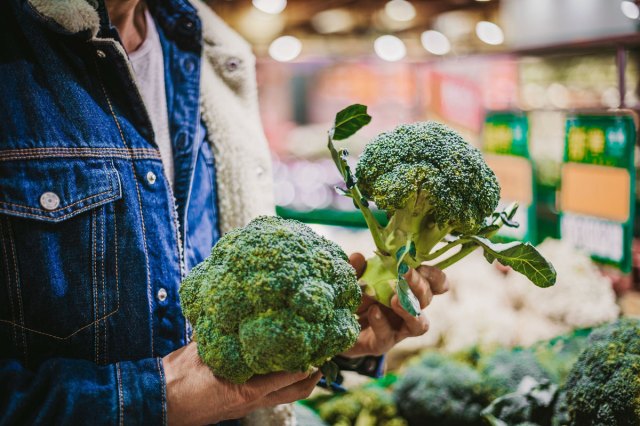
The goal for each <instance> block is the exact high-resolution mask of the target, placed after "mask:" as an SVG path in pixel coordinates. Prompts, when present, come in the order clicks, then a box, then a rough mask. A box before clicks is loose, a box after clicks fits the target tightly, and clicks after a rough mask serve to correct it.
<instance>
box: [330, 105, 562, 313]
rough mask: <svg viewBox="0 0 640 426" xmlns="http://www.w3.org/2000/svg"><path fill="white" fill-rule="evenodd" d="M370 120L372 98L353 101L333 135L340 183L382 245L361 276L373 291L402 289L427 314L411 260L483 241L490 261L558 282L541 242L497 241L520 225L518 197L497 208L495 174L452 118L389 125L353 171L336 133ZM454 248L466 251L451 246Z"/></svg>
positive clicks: (413, 307)
mask: <svg viewBox="0 0 640 426" xmlns="http://www.w3.org/2000/svg"><path fill="white" fill-rule="evenodd" d="M370 121H371V116H369V115H368V114H367V108H366V106H364V105H352V106H350V107H347V108H346V109H344V110H342V111H340V112H339V113H338V114H337V115H336V119H335V123H334V127H333V128H332V129H331V131H330V132H329V140H328V147H329V150H330V152H331V156H332V158H333V160H334V162H335V164H336V166H337V168H338V171H339V172H340V174H341V176H342V178H343V179H344V182H345V188H338V190H339V191H340V192H341V193H342V194H343V195H345V196H347V197H350V198H352V199H353V202H354V204H355V205H356V207H357V208H359V209H360V211H361V212H362V214H363V216H364V218H365V221H366V223H367V226H368V228H369V230H370V232H371V235H372V236H373V240H374V242H375V245H376V249H377V250H376V255H375V256H374V257H373V258H371V259H368V260H367V268H366V270H365V272H364V275H363V276H362V278H361V281H362V282H363V283H365V284H366V286H367V287H366V291H367V293H369V294H371V295H372V296H374V297H375V298H376V299H377V300H378V301H380V302H381V303H383V304H385V305H387V306H388V305H389V304H390V300H391V298H392V296H393V294H394V293H397V294H398V300H399V302H400V304H401V305H402V307H403V308H404V309H406V310H407V312H409V313H411V314H412V315H419V312H420V310H419V304H418V301H417V299H416V297H415V296H414V295H413V293H412V292H411V290H410V288H409V286H408V284H407V282H406V280H405V279H404V274H405V273H406V272H407V271H408V270H409V268H415V267H418V266H419V265H420V264H422V263H423V262H428V261H433V262H435V263H434V264H435V266H437V267H439V268H441V269H444V268H446V267H447V266H450V265H452V264H453V263H455V262H457V261H458V260H460V259H462V258H463V257H465V256H466V255H467V254H469V253H471V252H472V251H473V250H475V249H476V248H478V247H481V248H482V249H483V251H484V256H485V258H486V259H487V260H488V261H489V262H493V261H494V260H498V261H499V262H500V263H502V264H503V265H507V266H510V267H511V268H512V269H514V270H515V271H517V272H520V273H521V274H523V275H525V276H527V278H529V279H530V280H531V281H532V282H533V283H534V284H536V285H537V286H540V287H548V286H551V285H553V284H554V283H555V279H556V273H555V270H554V269H553V266H552V265H551V264H550V263H549V262H548V261H547V260H546V259H545V258H544V257H543V256H542V255H541V254H540V253H539V252H538V251H537V250H536V249H535V247H533V246H531V245H530V244H528V243H521V242H512V243H505V244H498V243H493V242H491V241H490V238H491V237H492V236H494V235H495V234H496V232H497V231H498V230H499V229H500V227H501V226H503V225H507V226H517V225H516V224H514V223H513V222H512V218H513V215H514V214H515V210H516V208H517V205H515V204H513V205H510V206H509V207H507V208H506V209H505V210H504V211H501V212H494V210H495V209H496V207H497V205H498V201H499V198H500V186H499V184H498V181H497V179H496V177H495V175H494V174H493V172H492V171H491V169H490V168H489V167H488V166H487V164H486V163H485V162H484V159H483V157H482V154H481V153H480V151H478V150H477V149H475V148H474V147H472V146H471V145H470V144H468V143H467V142H466V141H465V140H464V139H462V137H461V136H460V135H459V134H457V133H456V132H454V131H453V130H452V129H450V128H448V127H447V126H445V125H443V124H439V123H435V122H420V123H414V124H407V125H401V126H398V127H397V128H396V129H395V130H393V131H391V132H386V133H382V134H380V135H379V136H377V137H376V138H374V140H373V141H371V142H370V143H369V144H368V145H367V146H366V147H365V149H364V152H363V154H362V156H361V157H360V159H359V161H358V163H357V166H356V171H355V174H354V173H352V171H351V167H350V165H349V163H348V162H347V156H348V152H347V151H346V150H344V149H343V150H338V149H337V148H336V147H335V145H334V141H338V140H343V139H346V138H348V137H349V136H351V135H352V134H354V133H355V132H357V131H358V130H359V129H360V128H361V127H363V126H364V125H366V124H368V123H369V122H370ZM371 201H372V202H374V203H375V204H376V206H377V207H378V208H379V209H381V210H384V211H385V212H386V213H387V217H388V224H387V225H386V226H382V225H381V224H380V223H379V222H378V221H377V220H376V218H375V217H374V215H373V213H372V211H371V210H370V207H369V202H371ZM454 248H457V249H458V251H457V252H456V253H455V254H452V255H451V254H449V253H450V252H449V250H451V249H454ZM447 254H449V255H448V256H447ZM436 260H437V262H436Z"/></svg>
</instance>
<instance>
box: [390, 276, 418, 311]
mask: <svg viewBox="0 0 640 426" xmlns="http://www.w3.org/2000/svg"><path fill="white" fill-rule="evenodd" d="M396 291H397V293H398V301H399V302H400V306H402V308H403V309H404V310H405V311H407V312H409V314H411V315H413V316H414V317H417V316H419V315H420V302H419V301H418V298H417V297H416V296H415V294H413V292H412V291H411V288H409V283H407V280H405V279H404V277H403V276H402V275H398V285H397V287H396Z"/></svg>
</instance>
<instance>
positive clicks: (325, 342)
mask: <svg viewBox="0 0 640 426" xmlns="http://www.w3.org/2000/svg"><path fill="white" fill-rule="evenodd" d="M180 297H181V301H182V307H183V312H184V314H185V316H186V317H187V319H188V320H189V321H190V322H191V324H193V327H194V330H195V335H196V339H197V341H198V353H199V355H200V357H201V358H202V360H203V361H204V362H205V364H207V365H208V366H209V367H210V368H211V370H212V371H213V373H214V374H216V375H217V376H219V377H222V378H225V379H228V380H230V381H232V382H234V383H243V382H245V381H247V380H248V379H249V378H250V377H251V376H253V375H255V374H266V373H270V372H275V371H304V370H307V369H308V368H309V367H311V366H321V365H322V364H324V363H325V361H327V360H328V359H330V358H331V357H333V356H334V355H336V354H338V353H341V352H343V351H345V350H346V349H348V348H350V347H351V346H352V345H353V344H354V343H355V341H356V339H357V337H358V334H359V332H360V326H359V324H358V321H357V319H356V316H355V311H356V309H357V307H358V306H359V304H360V297H361V293H360V288H359V286H358V284H357V281H356V276H355V271H354V270H353V268H352V267H351V265H350V264H349V263H348V259H347V256H346V255H345V254H344V252H343V251H342V250H341V249H340V247H338V245H336V244H335V243H333V242H331V241H329V240H327V239H325V238H323V237H321V236H319V235H317V234H316V233H315V232H313V231H312V230H311V228H309V227H307V226H306V225H304V224H302V223H300V222H297V221H294V220H287V219H282V218H278V217H270V216H262V217H259V218H257V219H254V220H253V221H251V222H250V223H249V224H248V225H247V226H246V227H244V228H239V229H235V230H233V231H231V232H229V233H228V234H226V235H224V236H223V237H222V238H221V239H220V240H219V241H218V243H217V244H216V245H215V246H214V247H213V249H212V251H211V255H210V256H209V257H208V258H207V259H206V260H205V261H204V262H202V263H201V264H199V265H198V266H196V267H195V268H193V270H192V271H191V272H190V273H189V275H188V276H187V277H186V278H185V280H184V282H183V283H182V286H181V288H180Z"/></svg>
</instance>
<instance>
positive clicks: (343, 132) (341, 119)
mask: <svg viewBox="0 0 640 426" xmlns="http://www.w3.org/2000/svg"><path fill="white" fill-rule="evenodd" d="M370 122H371V116H370V115H369V114H367V107H366V105H360V104H354V105H351V106H348V107H346V108H345V109H343V110H342V111H340V112H339V113H338V114H336V121H335V123H334V125H333V129H331V137H332V139H334V140H337V141H339V140H343V139H347V138H348V137H349V136H351V135H353V134H354V133H356V132H357V131H358V130H360V129H361V128H362V127H364V126H366V125H367V124H369V123H370Z"/></svg>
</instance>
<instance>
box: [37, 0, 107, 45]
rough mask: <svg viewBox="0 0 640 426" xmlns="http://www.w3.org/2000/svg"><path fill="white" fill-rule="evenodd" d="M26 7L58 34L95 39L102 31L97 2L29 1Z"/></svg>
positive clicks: (94, 0) (70, 0)
mask: <svg viewBox="0 0 640 426" xmlns="http://www.w3.org/2000/svg"><path fill="white" fill-rule="evenodd" d="M26 6H27V8H28V9H29V10H30V11H31V12H32V13H33V14H34V16H35V17H36V18H37V19H39V20H40V21H42V22H43V23H44V24H45V25H47V26H48V27H50V28H51V29H52V30H54V31H56V32H60V33H65V34H79V33H88V34H89V35H90V36H91V37H95V36H96V34H97V33H98V31H99V30H100V15H99V14H98V10H97V8H98V2H97V0H55V1H52V0H27V1H26Z"/></svg>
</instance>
